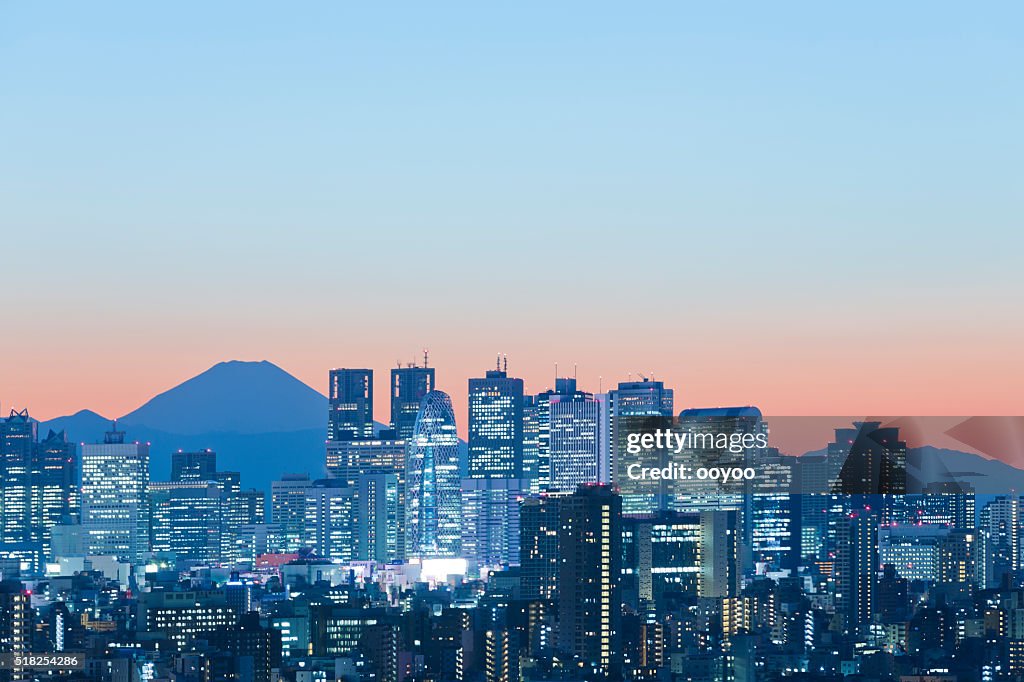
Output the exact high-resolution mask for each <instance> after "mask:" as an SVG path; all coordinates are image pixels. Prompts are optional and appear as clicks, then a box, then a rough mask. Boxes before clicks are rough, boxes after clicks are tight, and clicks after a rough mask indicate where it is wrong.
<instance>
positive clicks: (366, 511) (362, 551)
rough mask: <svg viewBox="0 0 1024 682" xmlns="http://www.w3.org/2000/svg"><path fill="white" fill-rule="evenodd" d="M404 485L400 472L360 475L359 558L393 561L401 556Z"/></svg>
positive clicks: (357, 533)
mask: <svg viewBox="0 0 1024 682" xmlns="http://www.w3.org/2000/svg"><path fill="white" fill-rule="evenodd" d="M403 478H404V477H403ZM401 487H402V486H401V482H400V479H399V477H398V476H397V475H396V474H389V473H371V474H363V475H362V476H360V477H359V486H358V491H359V495H358V498H359V499H358V505H359V509H358V513H357V514H356V517H357V528H356V558H357V559H361V560H370V561H378V562H380V563H393V562H395V561H398V560H399V559H400V558H401V555H400V553H399V552H400V550H401V548H402V542H401V540H402V537H401V533H402V529H403V524H402V523H401V517H402V509H401V504H402V494H401Z"/></svg>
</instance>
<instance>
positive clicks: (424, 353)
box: [423, 348, 430, 369]
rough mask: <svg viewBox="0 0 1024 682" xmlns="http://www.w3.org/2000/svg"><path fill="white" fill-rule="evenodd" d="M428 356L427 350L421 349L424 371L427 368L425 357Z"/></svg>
mask: <svg viewBox="0 0 1024 682" xmlns="http://www.w3.org/2000/svg"><path fill="white" fill-rule="evenodd" d="M429 354H430V351H429V350H428V349H426V348H424V349H423V368H424V369H426V368H427V356H428V355H429Z"/></svg>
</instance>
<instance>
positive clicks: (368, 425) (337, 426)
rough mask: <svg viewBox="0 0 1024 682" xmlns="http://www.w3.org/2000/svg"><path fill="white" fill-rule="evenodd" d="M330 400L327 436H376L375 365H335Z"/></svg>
mask: <svg viewBox="0 0 1024 682" xmlns="http://www.w3.org/2000/svg"><path fill="white" fill-rule="evenodd" d="M327 400H328V411H329V413H328V417H327V440H331V441H343V440H363V439H369V438H373V370H372V369H332V370H331V372H330V378H329V386H328V391H327Z"/></svg>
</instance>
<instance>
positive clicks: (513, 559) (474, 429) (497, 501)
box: [462, 359, 529, 567]
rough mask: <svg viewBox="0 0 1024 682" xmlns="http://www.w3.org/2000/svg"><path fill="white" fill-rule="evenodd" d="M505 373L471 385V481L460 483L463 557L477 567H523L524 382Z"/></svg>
mask: <svg viewBox="0 0 1024 682" xmlns="http://www.w3.org/2000/svg"><path fill="white" fill-rule="evenodd" d="M507 367H508V361H507V359H506V361H505V368H506V369H501V368H500V359H499V367H498V368H497V369H494V370H490V371H488V372H487V373H486V375H485V377H484V378H477V379H470V380H469V441H468V467H467V469H468V472H467V476H468V478H467V479H466V480H464V481H463V483H462V507H463V512H464V513H463V547H462V549H463V554H464V556H465V557H466V558H467V559H470V560H472V561H473V562H474V563H475V565H476V566H477V567H483V566H496V565H501V564H515V563H518V561H519V498H520V497H521V495H522V492H523V491H524V489H526V490H528V489H529V483H528V482H526V481H524V480H523V477H524V468H523V380H522V379H515V378H511V377H509V376H508V372H507V371H506V370H507Z"/></svg>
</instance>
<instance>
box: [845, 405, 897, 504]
mask: <svg viewBox="0 0 1024 682" xmlns="http://www.w3.org/2000/svg"><path fill="white" fill-rule="evenodd" d="M828 458H829V460H830V461H831V462H835V463H836V464H838V463H839V462H842V465H841V468H840V469H839V476H838V479H837V480H835V481H834V482H833V483H832V492H833V493H837V494H841V495H905V494H906V493H907V444H906V443H904V442H903V441H901V440H900V432H899V429H897V428H893V427H889V428H882V424H881V422H854V428H852V429H836V439H835V441H834V442H832V443H829V446H828Z"/></svg>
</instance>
